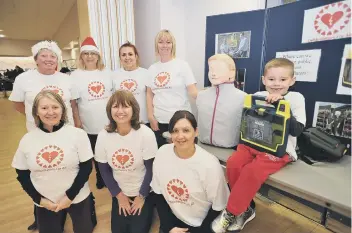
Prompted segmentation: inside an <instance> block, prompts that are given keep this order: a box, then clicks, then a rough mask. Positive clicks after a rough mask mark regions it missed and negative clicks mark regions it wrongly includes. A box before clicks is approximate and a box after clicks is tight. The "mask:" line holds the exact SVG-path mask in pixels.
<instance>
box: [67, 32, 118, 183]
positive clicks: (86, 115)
mask: <svg viewBox="0 0 352 233" xmlns="http://www.w3.org/2000/svg"><path fill="white" fill-rule="evenodd" d="M80 52H81V53H80V57H79V61H78V69H77V70H75V71H74V72H72V74H71V77H72V80H73V82H74V84H75V87H76V89H77V91H78V94H79V99H78V100H77V104H78V112H79V119H80V121H79V127H81V128H83V129H84V131H86V132H87V134H88V137H89V141H90V144H91V147H92V150H93V153H94V151H95V144H96V141H97V137H98V133H99V132H100V131H101V130H102V129H104V127H105V125H107V124H108V122H109V120H108V118H107V117H106V113H105V107H106V104H107V103H108V100H109V98H110V96H111V95H112V91H113V83H112V76H111V71H109V70H107V69H105V68H104V64H103V61H102V57H101V55H100V52H99V49H98V47H97V46H96V44H95V42H94V40H93V38H91V37H87V38H86V39H85V40H84V41H83V42H82V45H81V50H80ZM95 170H96V177H97V182H96V186H97V188H98V189H102V188H104V187H105V185H104V181H103V179H102V178H101V175H100V172H99V168H98V165H97V163H96V162H95Z"/></svg>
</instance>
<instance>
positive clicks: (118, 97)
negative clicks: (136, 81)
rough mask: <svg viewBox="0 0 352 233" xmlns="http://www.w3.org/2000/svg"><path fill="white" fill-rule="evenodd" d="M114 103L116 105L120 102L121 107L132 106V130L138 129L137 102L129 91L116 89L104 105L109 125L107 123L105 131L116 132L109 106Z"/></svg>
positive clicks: (138, 109)
mask: <svg viewBox="0 0 352 233" xmlns="http://www.w3.org/2000/svg"><path fill="white" fill-rule="evenodd" d="M115 103H116V104H117V105H120V104H121V105H122V106H123V107H132V118H131V126H132V128H133V129H134V130H138V129H139V128H140V127H141V124H140V122H139V112H140V108H139V104H138V102H137V100H136V98H134V96H133V94H132V93H131V92H129V91H125V90H118V91H116V92H115V93H114V94H113V95H112V96H111V97H110V99H109V101H108V103H107V105H106V114H107V115H108V118H109V125H107V126H106V128H105V129H106V131H107V132H109V133H113V132H116V129H117V124H116V122H115V121H114V119H113V118H112V115H111V108H112V106H113V105H114V104H115Z"/></svg>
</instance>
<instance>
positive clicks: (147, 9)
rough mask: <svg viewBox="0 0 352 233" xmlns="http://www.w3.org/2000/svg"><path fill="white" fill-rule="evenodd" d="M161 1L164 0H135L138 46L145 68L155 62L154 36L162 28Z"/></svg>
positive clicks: (141, 61)
mask: <svg viewBox="0 0 352 233" xmlns="http://www.w3.org/2000/svg"><path fill="white" fill-rule="evenodd" d="M160 1H164V0H134V1H133V5H134V22H135V35H136V47H137V49H138V52H139V54H140V63H141V64H140V65H141V67H144V68H149V66H150V65H151V64H152V63H154V62H155V53H154V38H155V35H156V34H157V33H158V31H160V28H161V22H160Z"/></svg>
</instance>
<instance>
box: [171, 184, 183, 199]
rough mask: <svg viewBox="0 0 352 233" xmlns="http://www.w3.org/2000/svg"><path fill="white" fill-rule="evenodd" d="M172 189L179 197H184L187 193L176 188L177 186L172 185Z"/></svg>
mask: <svg viewBox="0 0 352 233" xmlns="http://www.w3.org/2000/svg"><path fill="white" fill-rule="evenodd" d="M171 189H172V191H174V192H175V193H176V194H177V195H178V196H182V195H183V194H184V193H185V191H184V190H183V189H182V188H178V187H177V186H175V185H172V186H171Z"/></svg>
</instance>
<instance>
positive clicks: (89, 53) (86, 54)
mask: <svg viewBox="0 0 352 233" xmlns="http://www.w3.org/2000/svg"><path fill="white" fill-rule="evenodd" d="M83 56H86V57H88V56H92V57H93V56H98V54H97V53H94V52H83Z"/></svg>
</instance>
